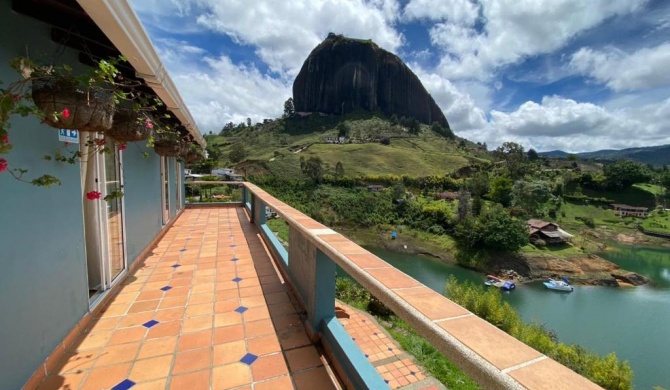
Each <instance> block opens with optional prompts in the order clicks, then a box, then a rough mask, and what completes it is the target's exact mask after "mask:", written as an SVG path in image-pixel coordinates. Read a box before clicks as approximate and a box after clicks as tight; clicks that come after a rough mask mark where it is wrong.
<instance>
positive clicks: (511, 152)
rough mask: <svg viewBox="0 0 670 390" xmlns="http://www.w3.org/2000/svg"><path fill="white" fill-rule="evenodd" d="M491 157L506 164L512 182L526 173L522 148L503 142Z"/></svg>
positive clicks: (513, 143) (512, 143) (515, 144)
mask: <svg viewBox="0 0 670 390" xmlns="http://www.w3.org/2000/svg"><path fill="white" fill-rule="evenodd" d="M493 156H494V157H495V158H496V159H497V160H499V161H505V162H506V163H507V169H508V170H509V173H510V177H511V178H512V179H513V180H515V179H519V178H521V177H523V175H524V173H525V171H526V166H525V164H526V154H525V153H524V150H523V146H521V145H519V144H517V143H515V142H505V143H503V144H502V145H501V146H499V147H498V148H496V150H494V151H493Z"/></svg>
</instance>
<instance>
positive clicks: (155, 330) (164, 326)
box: [146, 320, 181, 340]
mask: <svg viewBox="0 0 670 390" xmlns="http://www.w3.org/2000/svg"><path fill="white" fill-rule="evenodd" d="M180 330H181V321H179V320H176V321H170V322H161V323H159V324H158V325H155V326H153V327H151V329H149V332H147V336H146V339H147V340H149V339H157V338H161V337H167V336H176V335H178V334H179V332H180Z"/></svg>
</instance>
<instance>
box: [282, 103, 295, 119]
mask: <svg viewBox="0 0 670 390" xmlns="http://www.w3.org/2000/svg"><path fill="white" fill-rule="evenodd" d="M293 114H295V107H294V106H293V98H288V99H286V101H285V102H284V118H289V117H291V116H292V115H293Z"/></svg>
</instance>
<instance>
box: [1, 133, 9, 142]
mask: <svg viewBox="0 0 670 390" xmlns="http://www.w3.org/2000/svg"><path fill="white" fill-rule="evenodd" d="M2 143H3V144H8V143H9V136H8V135H7V134H5V135H3V136H2Z"/></svg>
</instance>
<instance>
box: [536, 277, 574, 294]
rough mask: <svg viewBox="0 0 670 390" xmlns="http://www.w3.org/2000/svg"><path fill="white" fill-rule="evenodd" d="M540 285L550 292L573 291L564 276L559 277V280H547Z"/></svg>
mask: <svg viewBox="0 0 670 390" xmlns="http://www.w3.org/2000/svg"><path fill="white" fill-rule="evenodd" d="M542 283H543V284H544V286H545V287H546V288H548V289H550V290H557V291H567V292H572V291H573V290H574V289H575V288H574V287H572V286H571V285H570V281H569V280H568V279H567V278H566V277H564V276H563V277H561V279H560V280H557V279H552V278H549V280H547V281H546V282H542Z"/></svg>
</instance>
